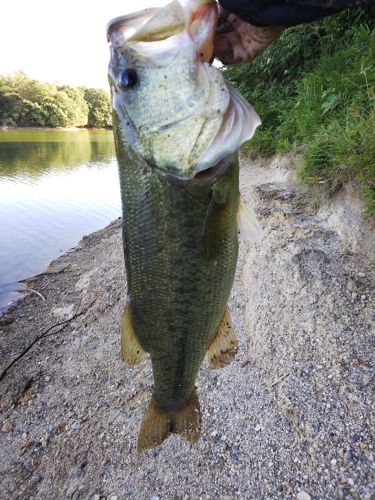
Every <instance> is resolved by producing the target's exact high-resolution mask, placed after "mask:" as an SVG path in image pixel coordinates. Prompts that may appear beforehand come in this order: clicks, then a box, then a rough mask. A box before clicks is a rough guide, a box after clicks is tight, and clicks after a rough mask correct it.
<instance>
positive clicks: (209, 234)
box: [202, 186, 229, 259]
mask: <svg viewBox="0 0 375 500" xmlns="http://www.w3.org/2000/svg"><path fill="white" fill-rule="evenodd" d="M228 201H229V192H228V189H227V187H226V186H225V187H222V186H216V187H215V189H213V191H212V195H211V201H210V204H209V205H208V208H207V212H206V217H205V221H204V226H203V232H202V248H203V252H204V255H205V257H206V258H207V259H214V258H215V257H216V256H217V254H218V253H220V251H221V249H222V242H223V239H225V238H226V237H227V234H226V230H227V227H226V225H225V224H223V222H222V220H223V217H224V215H225V210H226V207H227V205H228Z"/></svg>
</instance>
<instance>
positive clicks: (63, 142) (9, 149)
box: [0, 130, 121, 309]
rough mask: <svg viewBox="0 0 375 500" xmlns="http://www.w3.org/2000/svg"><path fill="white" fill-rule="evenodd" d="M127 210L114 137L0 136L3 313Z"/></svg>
mask: <svg viewBox="0 0 375 500" xmlns="http://www.w3.org/2000/svg"><path fill="white" fill-rule="evenodd" d="M120 206H121V202H120V193H119V183H118V175H117V166H116V161H115V158H114V146H113V139H112V133H111V132H110V131H72V132H70V131H46V130H9V131H0V309H1V307H2V306H3V307H4V305H5V304H7V303H8V302H9V300H10V298H11V297H12V296H13V295H14V290H16V289H19V285H18V284H17V282H18V280H20V279H22V278H25V277H27V276H30V275H32V274H35V273H38V272H40V271H41V270H42V269H43V268H44V267H45V266H46V265H47V264H48V262H49V261H50V260H51V259H53V258H55V257H57V255H59V254H61V253H62V252H64V251H66V250H67V249H68V248H71V247H72V246H74V245H76V244H77V242H78V241H79V240H80V238H81V237H82V235H83V234H87V233H90V232H92V231H96V230H98V229H100V228H102V227H104V226H105V225H107V224H108V223H109V222H111V221H112V220H113V219H115V218H116V217H118V216H119V215H120V212H121V211H120Z"/></svg>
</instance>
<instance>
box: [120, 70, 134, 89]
mask: <svg viewBox="0 0 375 500" xmlns="http://www.w3.org/2000/svg"><path fill="white" fill-rule="evenodd" d="M137 82H138V74H137V72H136V71H135V69H125V70H124V71H123V72H122V73H121V75H120V82H119V83H120V86H121V87H122V88H124V89H127V90H129V89H132V88H134V87H135V86H136V84H137Z"/></svg>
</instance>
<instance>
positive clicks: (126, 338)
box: [121, 304, 146, 366]
mask: <svg viewBox="0 0 375 500" xmlns="http://www.w3.org/2000/svg"><path fill="white" fill-rule="evenodd" d="M145 355H146V352H145V351H144V349H143V348H142V346H141V344H140V343H139V342H138V339H137V336H136V334H135V331H134V326H133V321H132V316H131V312H130V307H129V304H126V306H125V311H124V315H123V317H122V334H121V359H122V360H123V361H125V362H126V363H127V364H128V365H129V366H134V365H136V364H137V363H139V362H140V361H141V359H142V358H143V357H144V356H145Z"/></svg>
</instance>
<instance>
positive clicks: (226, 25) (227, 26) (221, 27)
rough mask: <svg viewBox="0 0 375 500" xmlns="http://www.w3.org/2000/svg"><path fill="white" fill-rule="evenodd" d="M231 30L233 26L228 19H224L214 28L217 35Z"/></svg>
mask: <svg viewBox="0 0 375 500" xmlns="http://www.w3.org/2000/svg"><path fill="white" fill-rule="evenodd" d="M231 31H233V27H232V25H231V23H230V22H228V21H224V22H223V23H221V24H218V25H217V28H216V33H217V34H218V35H224V34H225V33H230V32H231Z"/></svg>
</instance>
